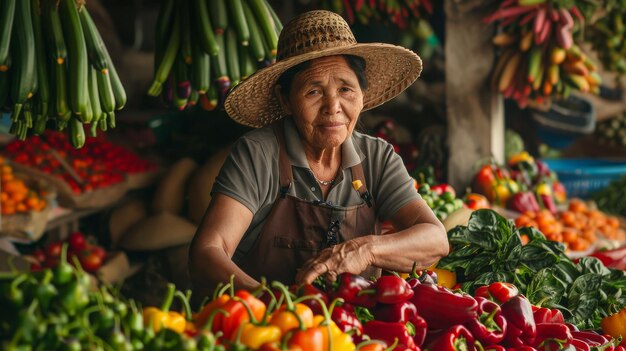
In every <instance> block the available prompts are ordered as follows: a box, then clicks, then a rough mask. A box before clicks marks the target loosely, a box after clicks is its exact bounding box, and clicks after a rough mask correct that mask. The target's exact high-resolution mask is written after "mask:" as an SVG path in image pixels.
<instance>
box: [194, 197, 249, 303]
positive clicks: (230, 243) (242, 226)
mask: <svg viewBox="0 0 626 351" xmlns="http://www.w3.org/2000/svg"><path fill="white" fill-rule="evenodd" d="M252 217H253V213H252V212H251V211H250V210H249V209H248V208H247V207H246V206H244V205H243V204H241V203H240V202H239V201H237V200H235V199H233V198H231V197H229V196H226V195H223V194H215V196H213V197H212V198H211V203H210V204H209V208H208V209H207V211H206V213H205V214H204V217H203V219H202V223H200V226H199V227H198V231H197V232H196V235H195V236H194V238H193V241H192V242H191V247H190V248H189V274H190V275H191V281H192V283H193V285H194V295H197V296H206V295H208V294H212V293H213V289H214V288H215V287H216V286H217V284H219V283H220V282H228V281H230V276H231V275H232V274H234V275H235V285H236V286H237V288H245V289H253V288H255V287H257V286H258V285H259V283H258V282H257V281H256V280H254V279H253V278H252V277H250V276H249V275H247V274H246V273H245V272H244V271H242V270H241V269H240V268H239V267H238V266H237V265H236V264H235V263H234V262H233V261H232V257H233V254H234V253H235V249H236V248H237V246H238V245H239V242H240V241H241V238H242V237H243V235H244V233H245V232H246V230H247V229H248V226H249V225H250V223H251V222H252Z"/></svg>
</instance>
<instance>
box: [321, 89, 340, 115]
mask: <svg viewBox="0 0 626 351" xmlns="http://www.w3.org/2000/svg"><path fill="white" fill-rule="evenodd" d="M323 108H324V113H327V114H329V115H334V114H337V113H338V112H339V111H341V104H340V103H339V97H338V96H337V94H326V95H325V96H324V107H323Z"/></svg>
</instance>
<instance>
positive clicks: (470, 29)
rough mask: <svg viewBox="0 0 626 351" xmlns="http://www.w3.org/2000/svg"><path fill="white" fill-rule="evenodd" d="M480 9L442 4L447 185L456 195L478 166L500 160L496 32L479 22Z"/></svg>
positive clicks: (458, 0)
mask: <svg viewBox="0 0 626 351" xmlns="http://www.w3.org/2000/svg"><path fill="white" fill-rule="evenodd" d="M471 3H474V4H471ZM484 4H485V2H484V1H472V0H469V1H468V0H465V1H463V0H445V12H446V27H445V28H446V37H445V58H446V63H445V67H446V70H445V72H446V105H447V106H446V108H447V121H448V147H449V155H450V157H449V160H448V181H449V183H450V184H451V185H452V186H454V187H455V188H456V189H459V190H461V189H465V188H466V187H467V186H469V185H471V181H472V177H473V175H474V173H475V171H476V169H475V166H476V163H477V162H478V161H480V160H482V159H485V158H487V157H489V156H494V157H495V159H496V161H498V162H502V161H503V159H504V107H503V103H502V98H501V97H500V95H499V94H497V93H496V92H494V91H492V90H491V88H490V78H491V76H490V74H491V70H492V68H493V66H494V63H495V51H494V48H493V45H492V44H491V37H492V36H493V31H494V28H493V25H487V24H485V23H483V22H482V21H481V19H482V18H483V17H484V16H485V15H486V13H487V8H486V7H485V6H484ZM461 193H462V191H461Z"/></svg>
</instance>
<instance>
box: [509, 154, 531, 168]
mask: <svg viewBox="0 0 626 351" xmlns="http://www.w3.org/2000/svg"><path fill="white" fill-rule="evenodd" d="M523 161H526V162H528V163H530V164H533V163H535V159H534V158H533V157H532V156H531V155H530V154H529V153H528V152H527V151H522V152H520V153H517V154H515V155H513V156H511V157H510V158H509V161H508V162H507V163H508V164H509V166H514V165H516V164H518V163H520V162H523Z"/></svg>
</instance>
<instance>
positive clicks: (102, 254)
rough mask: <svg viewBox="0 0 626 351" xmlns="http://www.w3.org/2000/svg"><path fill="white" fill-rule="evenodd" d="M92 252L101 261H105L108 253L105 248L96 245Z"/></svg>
mask: <svg viewBox="0 0 626 351" xmlns="http://www.w3.org/2000/svg"><path fill="white" fill-rule="evenodd" d="M90 250H91V252H92V253H93V254H94V255H96V256H98V257H100V259H101V260H104V257H105V256H106V254H107V252H106V251H105V250H104V248H102V246H98V245H94V246H92V247H91V248H90Z"/></svg>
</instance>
